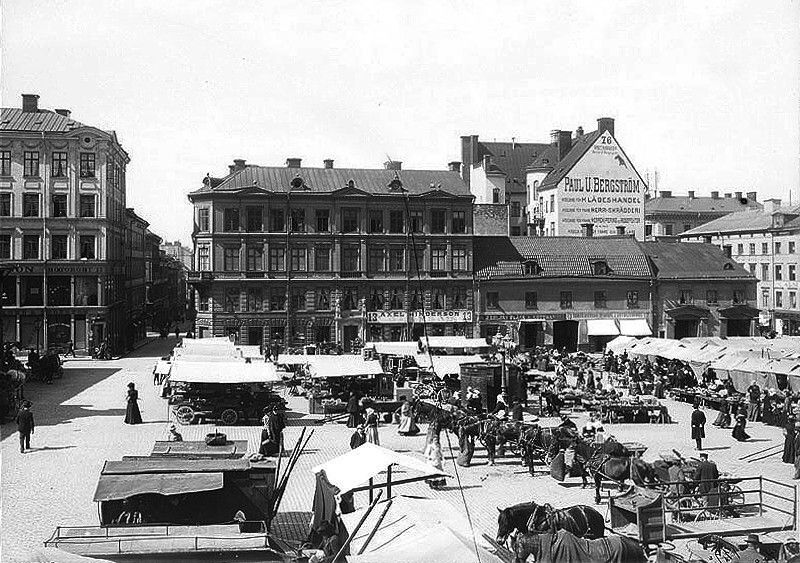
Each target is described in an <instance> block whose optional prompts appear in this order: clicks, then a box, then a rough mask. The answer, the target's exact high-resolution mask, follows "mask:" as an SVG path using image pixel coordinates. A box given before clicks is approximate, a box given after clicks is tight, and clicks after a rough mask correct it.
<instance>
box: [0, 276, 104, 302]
mask: <svg viewBox="0 0 800 563" xmlns="http://www.w3.org/2000/svg"><path fill="white" fill-rule="evenodd" d="M17 286H19V289H17ZM44 288H45V283H44V278H43V277H42V276H20V277H19V284H17V278H16V277H14V276H9V277H7V278H6V279H4V280H3V285H2V288H1V289H2V290H1V291H0V296H1V298H2V301H3V306H5V307H16V306H20V307H42V306H44V305H47V306H48V307H78V306H95V305H99V300H98V295H99V286H98V277H97V276H47V291H46V294H47V298H46V299H45V289H44ZM18 292H19V297H18V296H17V293H18ZM18 304H19V305H18Z"/></svg>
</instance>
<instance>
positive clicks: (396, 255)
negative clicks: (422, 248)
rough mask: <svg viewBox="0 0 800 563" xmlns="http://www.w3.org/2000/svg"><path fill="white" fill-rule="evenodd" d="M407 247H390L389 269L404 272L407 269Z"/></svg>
mask: <svg viewBox="0 0 800 563" xmlns="http://www.w3.org/2000/svg"><path fill="white" fill-rule="evenodd" d="M404 253H405V249H404V248H402V247H396V246H395V247H392V248H390V249H389V271H390V272H402V271H403V270H405V259H404V258H405V254H404Z"/></svg>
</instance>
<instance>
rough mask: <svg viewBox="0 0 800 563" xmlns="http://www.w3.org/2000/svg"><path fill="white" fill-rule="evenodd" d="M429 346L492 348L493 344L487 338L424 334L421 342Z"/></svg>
mask: <svg viewBox="0 0 800 563" xmlns="http://www.w3.org/2000/svg"><path fill="white" fill-rule="evenodd" d="M426 338H427V346H428V347H429V348H491V347H492V346H491V344H487V343H486V339H485V338H467V337H465V336H428V337H425V336H422V337H420V339H419V341H420V343H421V344H422V345H423V346H425V340H426Z"/></svg>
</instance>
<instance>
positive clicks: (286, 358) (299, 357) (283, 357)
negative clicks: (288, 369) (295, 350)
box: [275, 354, 312, 366]
mask: <svg viewBox="0 0 800 563" xmlns="http://www.w3.org/2000/svg"><path fill="white" fill-rule="evenodd" d="M310 357H312V356H307V355H305V354H279V355H278V360H277V361H276V362H275V363H276V364H279V365H282V366H304V365H306V364H307V363H308V358H310Z"/></svg>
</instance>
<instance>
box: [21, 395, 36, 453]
mask: <svg viewBox="0 0 800 563" xmlns="http://www.w3.org/2000/svg"><path fill="white" fill-rule="evenodd" d="M35 429H36V425H35V424H34V421H33V413H32V412H31V402H30V401H25V402H24V403H22V409H21V410H20V411H19V413H17V431H18V432H19V452H20V453H23V454H24V453H25V450H26V449H27V450H29V449H31V434H33V431H34V430H35Z"/></svg>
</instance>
